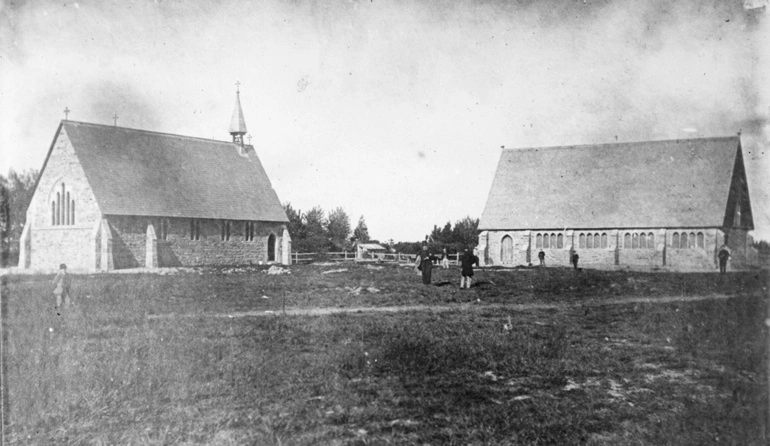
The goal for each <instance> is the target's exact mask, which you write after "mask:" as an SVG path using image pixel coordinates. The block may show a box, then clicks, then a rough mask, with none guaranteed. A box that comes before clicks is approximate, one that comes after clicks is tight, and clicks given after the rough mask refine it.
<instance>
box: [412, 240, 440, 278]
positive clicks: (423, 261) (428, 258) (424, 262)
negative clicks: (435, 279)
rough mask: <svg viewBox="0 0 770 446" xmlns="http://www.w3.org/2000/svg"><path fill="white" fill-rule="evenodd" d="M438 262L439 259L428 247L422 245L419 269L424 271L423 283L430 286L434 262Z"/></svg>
mask: <svg viewBox="0 0 770 446" xmlns="http://www.w3.org/2000/svg"><path fill="white" fill-rule="evenodd" d="M436 260H438V257H436V256H434V255H433V254H431V253H430V251H428V245H426V244H423V245H422V251H420V253H419V254H417V261H416V265H417V269H419V270H420V271H422V283H423V284H425V285H430V275H431V272H432V270H433V262H434V261H436Z"/></svg>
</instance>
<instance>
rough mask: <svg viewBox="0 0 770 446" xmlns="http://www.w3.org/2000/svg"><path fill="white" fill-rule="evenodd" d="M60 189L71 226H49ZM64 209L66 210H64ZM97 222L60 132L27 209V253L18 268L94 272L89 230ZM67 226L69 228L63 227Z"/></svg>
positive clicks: (85, 186)
mask: <svg viewBox="0 0 770 446" xmlns="http://www.w3.org/2000/svg"><path fill="white" fill-rule="evenodd" d="M62 184H63V185H64V190H65V196H66V193H69V196H70V200H71V201H74V203H75V213H74V214H75V218H74V222H72V221H70V222H67V221H66V219H65V221H64V222H63V223H64V224H61V223H62V222H61V221H60V222H59V223H60V224H55V223H56V222H55V221H54V222H52V210H51V203H52V202H55V201H56V193H57V192H59V193H61V190H62ZM65 208H66V207H65ZM100 219H101V213H100V211H99V207H98V205H97V203H96V197H95V196H94V194H93V191H92V190H91V186H90V185H89V184H88V181H87V180H86V176H85V172H83V169H82V167H81V166H80V163H79V161H78V159H77V156H76V155H75V151H74V150H73V148H72V144H71V143H70V140H69V137H68V136H67V133H66V130H65V129H64V128H62V129H61V132H60V133H59V135H58V137H57V138H56V141H54V144H53V148H52V150H51V153H50V156H49V157H48V159H47V162H46V165H45V168H44V170H43V172H42V174H41V176H40V180H39V181H38V184H37V187H36V188H35V193H34V195H33V196H32V200H31V202H30V205H29V208H27V223H26V225H25V226H26V227H25V231H26V232H27V235H26V237H27V238H28V243H25V244H24V245H26V246H27V247H28V249H25V247H24V246H22V250H23V251H25V252H24V253H23V254H22V256H21V257H22V258H21V259H20V265H19V266H20V267H27V268H33V269H44V270H45V269H50V268H53V267H58V265H59V264H60V263H66V264H67V266H68V267H70V268H75V269H87V270H93V269H94V268H95V264H94V262H95V254H94V243H95V240H94V233H93V228H94V227H95V225H96V224H97V222H98V221H99V220H100ZM67 223H69V224H67Z"/></svg>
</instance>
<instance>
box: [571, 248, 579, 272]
mask: <svg viewBox="0 0 770 446" xmlns="http://www.w3.org/2000/svg"><path fill="white" fill-rule="evenodd" d="M570 260H571V261H572V266H573V267H574V268H575V269H578V260H580V256H579V255H578V253H576V252H573V253H572V258H571V259H570Z"/></svg>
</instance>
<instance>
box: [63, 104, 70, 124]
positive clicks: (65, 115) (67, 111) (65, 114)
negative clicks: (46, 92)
mask: <svg viewBox="0 0 770 446" xmlns="http://www.w3.org/2000/svg"><path fill="white" fill-rule="evenodd" d="M69 115H70V109H69V107H64V120H65V121H66V120H67V118H68V117H69Z"/></svg>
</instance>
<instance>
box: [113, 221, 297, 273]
mask: <svg viewBox="0 0 770 446" xmlns="http://www.w3.org/2000/svg"><path fill="white" fill-rule="evenodd" d="M165 220H166V223H164V224H163V225H162V224H161V218H159V217H136V216H108V221H109V224H110V229H111V234H112V253H113V259H114V265H115V268H116V269H120V268H135V267H145V266H146V258H147V238H146V237H147V233H148V231H147V226H148V225H153V232H154V234H155V237H156V240H157V241H156V243H157V245H156V249H157V260H158V265H157V266H159V267H173V266H198V265H244V264H249V263H254V264H256V263H259V262H262V263H266V262H267V261H268V252H267V245H268V237H269V236H270V235H271V234H272V235H273V236H275V261H276V262H280V261H281V258H282V244H283V243H282V234H283V228H284V227H285V225H284V224H283V223H273V222H255V228H254V237H253V240H247V237H246V222H245V221H231V222H230V237H229V240H222V227H223V224H224V222H223V221H222V220H213V219H200V220H199V221H200V235H199V238H198V240H192V238H191V236H190V234H191V224H190V221H191V220H190V219H189V218H166V219H165ZM161 226H163V228H162V227H161ZM161 229H164V231H162V230H161Z"/></svg>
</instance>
